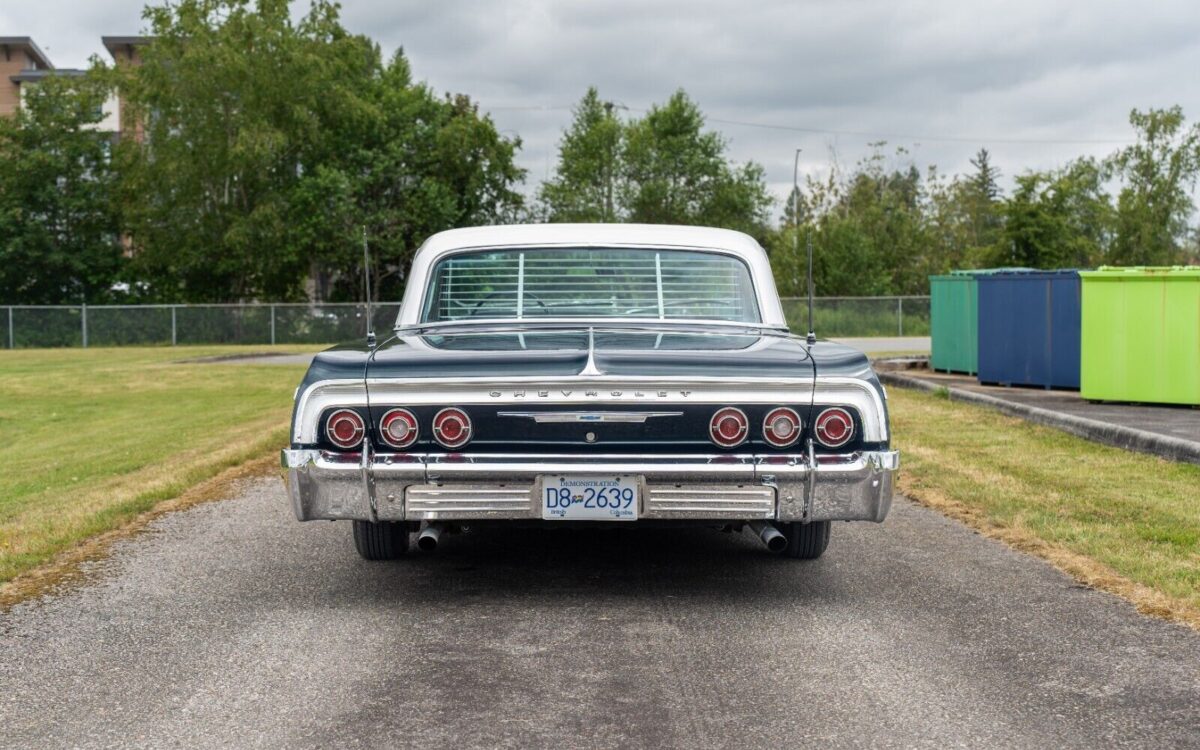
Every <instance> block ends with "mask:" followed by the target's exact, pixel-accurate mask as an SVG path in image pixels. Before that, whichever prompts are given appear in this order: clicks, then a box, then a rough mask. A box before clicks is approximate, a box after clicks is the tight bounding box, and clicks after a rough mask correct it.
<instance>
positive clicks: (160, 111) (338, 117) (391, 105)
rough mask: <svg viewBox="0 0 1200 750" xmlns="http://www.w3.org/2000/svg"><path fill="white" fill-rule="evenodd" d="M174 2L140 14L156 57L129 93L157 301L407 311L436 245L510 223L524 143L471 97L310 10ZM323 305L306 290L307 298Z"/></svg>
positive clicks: (127, 160)
mask: <svg viewBox="0 0 1200 750" xmlns="http://www.w3.org/2000/svg"><path fill="white" fill-rule="evenodd" d="M288 6H289V4H288V2H286V0H255V2H253V3H252V2H250V0H180V2H177V3H171V4H168V5H163V6H159V7H153V8H149V9H148V10H147V11H146V14H147V18H148V19H149V20H150V25H151V32H152V34H153V36H154V41H153V42H152V43H151V44H149V45H147V48H146V49H145V51H144V54H143V58H144V61H145V62H144V64H143V65H142V66H141V67H139V68H134V69H130V70H129V71H128V74H129V79H128V80H127V81H125V82H124V85H125V87H126V90H127V91H128V95H129V97H130V99H131V101H132V102H133V103H134V105H135V106H136V108H137V110H138V111H139V112H140V113H142V114H141V116H142V118H143V121H144V124H145V138H144V140H140V141H138V140H129V141H127V142H125V143H123V144H122V148H121V153H120V157H121V165H122V169H123V172H124V179H123V181H122V185H123V191H122V195H123V199H122V204H123V207H124V209H125V217H126V221H127V226H128V227H129V232H130V234H131V236H132V239H133V245H134V248H135V254H134V260H135V263H136V265H137V267H138V269H139V270H140V272H141V273H142V275H143V276H144V278H145V279H146V280H147V281H148V282H149V285H150V289H151V290H152V292H153V294H154V295H155V296H156V297H158V298H161V299H169V300H189V301H223V300H243V299H252V298H255V297H259V298H267V299H288V298H292V299H298V298H301V297H302V296H304V295H305V294H306V293H309V294H312V293H315V294H316V295H317V296H319V297H322V298H333V299H347V298H352V299H353V298H360V297H361V282H360V281H359V280H360V279H361V270H362V260H361V258H362V245H361V237H362V234H361V227H363V226H365V227H366V228H367V232H368V235H369V236H370V238H371V244H372V248H373V251H374V253H373V257H372V260H373V263H375V264H376V266H377V267H376V269H375V272H376V273H375V274H374V278H375V286H376V289H375V291H376V294H379V295H382V296H385V297H390V298H398V297H399V290H400V288H402V285H403V278H402V274H403V269H404V268H405V267H406V266H407V262H408V260H409V258H410V256H411V252H412V250H413V249H414V248H415V246H416V245H417V243H418V242H420V241H421V240H422V239H423V238H424V237H425V236H426V235H428V234H430V233H432V232H435V231H438V230H441V229H446V228H450V227H455V226H462V225H465V224H474V223H483V222H493V221H505V220H510V219H511V218H512V217H513V216H515V214H516V213H517V211H518V210H519V209H520V207H521V195H520V194H519V193H518V192H516V190H515V186H516V184H517V183H519V182H520V180H521V179H522V177H523V171H522V170H520V169H519V168H518V167H516V166H515V164H514V154H515V152H516V150H517V149H518V148H519V146H520V142H519V140H517V139H508V138H504V137H502V136H501V135H500V134H499V133H498V132H497V131H496V129H495V126H494V125H493V123H492V122H491V121H490V119H488V118H487V117H485V116H481V115H480V114H479V112H478V111H477V108H476V107H475V105H474V104H473V103H472V102H471V101H470V100H469V99H467V98H466V97H462V96H455V97H446V98H444V99H443V98H439V97H437V96H435V95H434V94H433V93H432V92H430V91H429V89H428V88H427V87H425V86H423V85H420V84H416V83H414V82H413V80H412V75H411V71H410V68H409V65H408V62H407V60H406V59H405V58H404V56H403V54H401V53H398V54H397V55H396V56H394V57H393V58H392V60H391V61H389V62H388V63H387V64H384V63H383V61H382V58H381V55H380V53H379V49H378V47H377V46H376V45H374V44H373V43H372V42H371V41H370V40H369V39H366V38H365V37H361V36H354V35H351V34H349V33H348V32H347V31H346V30H345V29H344V28H343V27H342V26H341V23H340V21H339V18H338V6H337V5H336V4H335V3H332V2H329V0H314V1H313V2H312V5H311V7H310V9H309V11H308V13H307V14H306V15H304V16H303V17H302V18H301V19H300V20H299V21H297V22H293V20H292V17H291V14H290V12H289V7H288ZM309 279H313V280H315V281H316V288H315V289H313V288H309V289H306V288H305V284H306V281H307V280H309Z"/></svg>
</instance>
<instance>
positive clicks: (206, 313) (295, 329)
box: [0, 297, 929, 349]
mask: <svg viewBox="0 0 1200 750" xmlns="http://www.w3.org/2000/svg"><path fill="white" fill-rule="evenodd" d="M783 309H784V313H785V315H786V316H787V320H788V323H789V325H791V327H792V329H793V330H795V331H804V330H806V328H807V314H808V312H807V310H808V307H807V300H806V299H804V298H800V297H788V298H784V299H783ZM399 310H400V306H399V305H398V304H377V305H374V306H373V309H372V311H371V312H372V317H373V318H374V323H375V330H377V331H389V330H391V328H392V325H393V324H394V322H395V320H396V315H397V314H398V313H399ZM813 313H814V317H815V319H816V330H817V333H818V334H819V335H820V336H822V337H824V338H836V337H849V336H873V337H875V336H880V337H882V336H928V335H929V298H928V297H819V298H817V299H816V300H815V302H814V305H813ZM366 315H367V309H366V305H363V304H358V303H352V302H350V303H327V304H308V303H276V304H253V305H54V306H50V305H11V306H3V307H0V316H2V317H0V326H5V328H4V329H3V330H4V332H5V334H6V335H5V337H4V345H5V347H6V348H9V349H18V348H34V347H67V346H84V347H86V346H154V345H173V346H174V345H183V344H334V343H337V342H339V341H353V340H356V339H359V338H361V337H362V336H363V335H364V334H365V332H366V329H367V327H366Z"/></svg>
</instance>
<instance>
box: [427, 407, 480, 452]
mask: <svg viewBox="0 0 1200 750" xmlns="http://www.w3.org/2000/svg"><path fill="white" fill-rule="evenodd" d="M450 419H455V420H458V421H459V422H460V423H461V425H462V427H461V431H460V433H459V436H458V438H457V439H448V438H447V437H446V436H445V434H444V430H445V422H446V420H450ZM472 431H473V427H472V425H471V416H470V415H469V414H467V413H466V412H465V411H463V410H462V409H459V408H457V407H454V406H448V407H446V408H445V409H442V410H441V411H439V412H438V413H437V414H435V415H434V416H433V439H434V440H436V441H438V444H440V445H442V446H443V447H446V448H461V447H462V446H464V445H466V444H467V443H468V442H470V440H471V434H472Z"/></svg>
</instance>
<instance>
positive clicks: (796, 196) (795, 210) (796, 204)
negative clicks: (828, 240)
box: [792, 149, 817, 346]
mask: <svg viewBox="0 0 1200 750" xmlns="http://www.w3.org/2000/svg"><path fill="white" fill-rule="evenodd" d="M801 150H802V149H796V159H795V161H794V162H792V222H793V223H794V224H795V227H796V236H795V237H794V238H793V243H792V244H793V246H794V247H795V249H796V259H797V260H799V259H800V151H801ZM805 235H806V236H807V238H808V336H807V337H806V339H805V341H806V343H807V344H808V345H809V346H812V345H813V344H815V343H817V332H816V330H815V329H814V328H813V269H812V266H813V250H812V232H805Z"/></svg>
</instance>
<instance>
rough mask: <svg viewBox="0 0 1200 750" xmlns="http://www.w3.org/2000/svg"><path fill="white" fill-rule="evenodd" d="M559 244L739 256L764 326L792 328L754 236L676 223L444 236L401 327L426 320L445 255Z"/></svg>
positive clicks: (518, 227)
mask: <svg viewBox="0 0 1200 750" xmlns="http://www.w3.org/2000/svg"><path fill="white" fill-rule="evenodd" d="M555 246H560V247H661V248H679V249H684V248H686V249H694V250H710V251H716V252H722V253H725V254H728V255H733V256H735V257H737V258H740V259H741V260H742V261H744V262H745V263H746V265H747V267H749V269H750V275H751V280H752V281H753V283H754V289H755V294H756V295H757V297H758V309H759V311H760V313H761V315H762V323H763V325H766V326H770V327H774V328H786V327H787V321H786V320H785V318H784V316H783V308H782V307H781V306H780V304H779V294H778V292H776V290H775V278H774V276H773V275H772V274H771V265H770V262H769V261H768V260H767V253H766V251H765V250H763V248H762V246H761V245H759V244H758V242H756V241H755V239H754V238H753V237H751V236H750V235H748V234H744V233H742V232H735V231H733V230H731V229H714V228H712V227H695V226H678V225H672V224H503V225H498V226H486V227H469V228H466V229H450V230H447V231H445V232H438V233H437V234H435V235H433V236H432V237H430V238H429V239H427V240H425V242H424V244H422V245H421V247H420V248H418V249H417V252H416V254H415V255H414V256H413V264H412V270H411V271H410V273H409V275H408V284H407V287H406V288H405V291H404V301H403V303H402V305H401V307H400V315H399V316H398V318H397V321H396V324H397V325H398V326H411V325H416V324H418V323H419V322H420V317H421V309H422V307H423V301H424V295H425V288H426V286H427V285H428V281H427V279H428V277H429V273H430V270H431V269H432V268H433V266H434V264H435V263H437V261H438V260H440V259H441V258H442V257H443V256H445V255H448V254H450V253H454V252H459V251H462V250H472V249H484V248H503V247H555Z"/></svg>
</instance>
